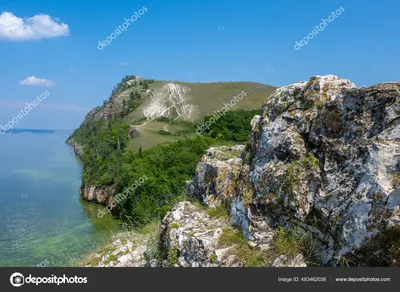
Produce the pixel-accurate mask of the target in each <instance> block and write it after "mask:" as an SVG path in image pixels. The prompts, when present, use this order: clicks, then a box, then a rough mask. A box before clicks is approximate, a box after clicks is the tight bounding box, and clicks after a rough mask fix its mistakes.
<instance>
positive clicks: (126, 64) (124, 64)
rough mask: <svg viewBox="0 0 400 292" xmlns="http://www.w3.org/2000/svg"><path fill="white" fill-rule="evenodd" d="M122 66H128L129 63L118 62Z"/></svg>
mask: <svg viewBox="0 0 400 292" xmlns="http://www.w3.org/2000/svg"><path fill="white" fill-rule="evenodd" d="M120 64H121V65H122V66H128V65H129V64H128V63H127V62H121V63H120Z"/></svg>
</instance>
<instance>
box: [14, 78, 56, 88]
mask: <svg viewBox="0 0 400 292" xmlns="http://www.w3.org/2000/svg"><path fill="white" fill-rule="evenodd" d="M19 84H20V85H37V86H52V85H54V81H51V80H48V79H42V78H37V77H35V76H29V77H26V78H25V79H24V80H22V81H20V82H19Z"/></svg>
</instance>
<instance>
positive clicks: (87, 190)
mask: <svg viewBox="0 0 400 292" xmlns="http://www.w3.org/2000/svg"><path fill="white" fill-rule="evenodd" d="M79 193H80V195H81V196H82V198H83V199H84V200H86V201H89V202H94V203H99V204H102V205H106V206H107V205H110V206H111V205H112V200H113V198H114V197H115V195H116V192H115V189H114V188H113V187H112V186H111V187H106V188H104V187H96V186H93V185H90V186H85V187H81V188H80V190H79Z"/></svg>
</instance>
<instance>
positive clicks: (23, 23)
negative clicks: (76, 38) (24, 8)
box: [0, 12, 70, 41]
mask: <svg viewBox="0 0 400 292" xmlns="http://www.w3.org/2000/svg"><path fill="white" fill-rule="evenodd" d="M69 33H70V31H69V28H68V25H67V24H65V23H59V20H58V19H53V18H51V17H50V16H49V15H47V14H37V15H34V16H32V17H29V18H25V19H22V18H20V17H17V16H15V15H14V14H13V13H11V12H3V13H2V14H0V39H6V40H11V41H25V40H38V39H41V38H55V37H59V36H68V35H69Z"/></svg>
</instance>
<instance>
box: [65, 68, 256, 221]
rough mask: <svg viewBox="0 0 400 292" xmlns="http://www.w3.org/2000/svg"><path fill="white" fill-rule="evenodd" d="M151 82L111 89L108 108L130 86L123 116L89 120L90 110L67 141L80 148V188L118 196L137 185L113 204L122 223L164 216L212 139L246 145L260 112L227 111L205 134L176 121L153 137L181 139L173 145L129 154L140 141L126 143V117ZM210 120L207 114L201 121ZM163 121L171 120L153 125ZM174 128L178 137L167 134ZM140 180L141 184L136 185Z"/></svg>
mask: <svg viewBox="0 0 400 292" xmlns="http://www.w3.org/2000/svg"><path fill="white" fill-rule="evenodd" d="M151 83H154V81H153V80H144V79H137V78H136V76H135V75H130V76H125V77H124V78H123V79H122V81H121V82H119V83H118V84H117V85H116V86H115V88H114V89H113V91H112V93H111V97H110V99H109V100H107V101H105V104H107V103H108V102H110V100H111V99H112V98H113V97H114V96H116V95H118V94H119V93H121V92H124V91H125V90H127V89H131V88H132V89H133V90H130V91H129V92H130V94H129V98H128V99H123V100H122V112H121V113H120V114H119V115H118V116H114V117H111V118H110V119H107V120H105V119H104V118H102V117H101V116H99V115H98V118H93V117H94V116H95V115H97V114H96V113H95V112H93V113H92V115H91V116H90V115H89V116H88V117H87V119H85V122H84V123H83V124H82V125H81V126H80V128H79V129H77V130H75V131H74V133H73V134H72V135H71V137H70V141H71V142H73V143H78V144H80V145H82V146H83V155H82V156H81V159H82V162H83V165H84V169H83V175H82V185H83V186H88V185H95V186H97V187H106V186H112V187H113V188H114V189H115V190H116V192H117V193H119V194H120V193H123V192H124V191H126V188H129V187H130V186H132V185H133V184H134V183H135V182H136V185H137V187H135V189H134V190H131V191H129V194H128V196H127V197H126V198H125V199H123V200H118V202H117V203H118V205H119V210H120V213H119V215H120V217H121V219H123V220H129V221H131V222H133V223H134V224H136V225H143V224H146V223H148V222H149V221H151V220H153V219H155V218H157V219H159V218H162V217H163V216H164V215H165V214H166V213H167V212H168V211H169V210H170V209H171V208H172V207H173V206H174V205H175V204H176V203H177V201H179V200H181V199H183V198H184V194H185V181H187V180H191V179H193V176H194V173H195V170H196V166H197V164H198V162H199V160H200V158H201V156H202V155H203V154H204V152H205V150H207V149H208V148H209V147H210V146H211V145H212V144H213V143H215V142H216V140H220V141H219V142H221V141H222V142H223V141H225V140H226V141H227V140H229V141H234V142H238V141H240V142H242V141H247V140H248V138H249V136H250V132H251V128H250V121H251V119H252V118H253V116H254V115H256V114H260V112H259V111H256V110H253V111H244V110H238V111H228V112H227V113H226V114H225V115H224V116H222V117H220V118H219V119H218V120H217V121H216V122H215V123H214V124H213V125H212V126H211V128H210V130H208V131H207V132H206V133H204V134H203V135H195V131H196V130H195V126H194V124H192V123H190V122H184V121H180V122H179V127H177V125H175V124H174V125H171V126H169V129H170V130H169V131H166V130H164V129H162V130H161V129H160V130H155V133H156V134H157V137H158V136H160V137H167V138H168V137H172V138H176V137H178V138H179V139H180V140H179V139H178V138H176V139H175V141H177V142H175V143H173V144H169V145H167V146H165V145H164V146H161V145H159V146H156V147H152V148H150V149H147V150H142V148H141V147H140V148H139V150H138V151H137V150H136V151H133V150H131V147H128V146H129V143H135V141H136V143H138V140H137V139H138V138H135V140H132V141H130V139H129V136H128V128H129V123H128V122H127V119H126V117H127V116H128V115H129V114H130V113H132V112H133V111H134V110H135V109H136V108H137V107H138V106H139V105H140V104H141V102H142V99H143V98H142V94H144V93H145V92H146V90H147V89H148V85H149V84H151ZM133 87H134V88H133ZM102 108H103V107H100V110H101V109H102ZM210 118H211V116H207V117H206V118H205V121H207V120H208V119H210ZM163 122H164V123H166V122H168V123H169V122H170V121H169V120H168V121H163V120H162V119H160V120H158V121H154V123H163ZM174 126H176V127H177V130H176V131H177V133H171V132H170V131H171V129H173V128H174ZM191 133H192V134H193V135H190V134H191ZM190 137H195V138H190ZM172 138H171V142H170V143H172V141H173V140H172ZM164 139H165V138H164ZM158 142H160V141H158ZM139 145H140V144H139ZM143 178H145V179H144V181H143ZM139 179H142V183H140V184H137V181H138V180H139Z"/></svg>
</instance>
